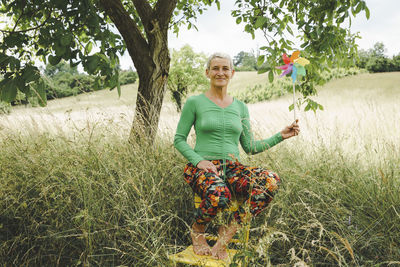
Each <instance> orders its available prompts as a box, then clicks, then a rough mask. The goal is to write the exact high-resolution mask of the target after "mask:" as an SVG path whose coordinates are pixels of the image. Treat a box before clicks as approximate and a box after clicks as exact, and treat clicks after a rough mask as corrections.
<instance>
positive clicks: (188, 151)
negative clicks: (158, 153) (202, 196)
mask: <svg viewBox="0 0 400 267" xmlns="http://www.w3.org/2000/svg"><path fill="white" fill-rule="evenodd" d="M194 100H195V99H194V98H193V97H189V98H188V100H187V101H186V103H185V105H184V106H183V109H182V114H181V118H180V119H179V123H178V127H177V129H176V134H175V138H174V146H175V148H176V149H177V150H178V151H179V152H180V153H181V154H182V155H183V156H184V157H185V158H186V159H187V160H188V161H189V162H191V163H192V164H193V165H194V166H197V164H198V163H199V162H200V161H201V160H204V159H203V157H202V156H200V155H199V154H197V153H196V152H195V151H194V150H193V148H192V147H190V146H189V144H188V143H187V136H188V134H189V132H190V129H192V126H193V124H194V122H195V120H196V112H195V108H196V106H195V103H194Z"/></svg>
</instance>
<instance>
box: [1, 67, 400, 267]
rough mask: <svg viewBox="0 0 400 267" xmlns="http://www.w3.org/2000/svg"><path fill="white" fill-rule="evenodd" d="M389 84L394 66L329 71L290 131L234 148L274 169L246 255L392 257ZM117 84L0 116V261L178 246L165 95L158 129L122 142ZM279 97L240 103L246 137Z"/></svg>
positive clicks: (104, 260) (181, 212)
mask: <svg viewBox="0 0 400 267" xmlns="http://www.w3.org/2000/svg"><path fill="white" fill-rule="evenodd" d="M252 75H253V74H252ZM246 77H247V76H244V77H242V79H243V80H246ZM248 79H249V80H251V79H252V78H248ZM399 82H400V75H399V73H383V74H362V75H358V76H354V77H348V78H344V79H340V80H334V81H331V82H330V83H328V84H327V85H326V86H325V87H324V88H321V89H320V91H319V96H317V97H316V98H315V99H316V100H317V101H318V102H319V103H321V104H322V105H324V107H325V111H323V112H320V111H318V112H317V113H316V114H314V113H312V112H306V113H305V112H299V113H298V114H299V118H300V123H301V129H302V132H301V135H300V136H298V137H297V138H293V139H290V140H288V141H285V142H283V143H282V144H279V145H278V146H277V147H274V148H273V149H271V150H270V151H268V152H266V153H261V154H259V155H256V156H254V157H247V156H245V155H243V158H242V159H243V161H244V162H247V163H249V164H254V165H257V166H259V165H260V166H267V167H268V168H270V169H272V170H275V171H276V172H278V173H279V174H280V175H281V177H282V178H283V181H284V184H283V186H282V188H281V190H280V192H279V194H278V195H277V197H276V198H275V200H274V201H273V202H272V204H271V205H270V208H269V209H268V210H267V212H265V213H264V214H263V215H262V216H260V217H258V218H257V219H256V220H255V221H254V222H253V224H252V232H251V239H250V243H249V246H248V248H247V249H248V251H247V252H246V253H247V254H246V255H250V256H251V257H249V258H248V259H249V260H250V266H267V265H269V264H284V265H285V266H295V265H296V266H306V265H309V266H322V265H329V266H375V265H376V266H378V265H379V266H382V265H383V266H386V265H393V266H395V265H396V264H400V263H399V261H398V259H399V258H400V244H399V240H400V209H399V207H400V197H399V194H398V188H399V186H400V180H399V177H400V169H399V168H398V166H399V165H400V139H399V138H398V136H400V124H399V123H398V122H399V121H400V107H399V105H398V104H397V102H396V100H397V99H399V96H400V88H399V84H400V83H399ZM235 83H236V81H235V80H234V81H233V82H232V88H234V87H235V86H237V84H236V85H235ZM249 83H250V81H249ZM131 88H132V87H129V86H127V87H124V88H123V92H122V98H121V99H118V98H117V94H116V92H107V91H101V92H96V93H93V94H88V95H84V96H80V97H79V99H80V100H77V99H75V98H70V99H63V100H57V101H54V102H53V101H51V102H50V103H49V106H48V107H46V108H45V109H40V108H27V109H25V108H18V109H15V110H14V111H13V112H12V114H11V115H7V116H2V117H1V121H0V151H1V153H0V265H5V266H40V265H52V266H72V265H96V266H97V265H99V266H123V265H124V266H132V265H143V266H156V265H158V266H166V265H168V261H167V259H166V255H167V254H168V253H173V252H175V251H179V250H181V249H182V248H183V247H185V246H187V245H188V243H189V237H188V235H187V229H188V225H189V223H190V220H191V204H192V203H191V194H190V189H189V188H188V187H187V186H185V185H184V182H183V181H182V177H181V171H182V167H183V165H184V163H185V159H183V157H181V156H180V155H179V154H178V153H177V152H176V151H175V150H174V149H173V147H172V135H173V132H174V130H175V127H176V123H177V120H178V118H179V115H178V113H177V112H176V111H175V108H174V107H173V106H172V105H171V104H170V103H168V101H166V103H165V105H164V107H163V111H162V114H161V123H160V129H161V131H160V132H161V133H163V134H165V135H162V136H161V138H159V140H158V142H156V143H155V144H147V143H143V144H141V143H139V144H133V145H132V144H128V143H127V135H128V133H129V128H130V125H131V122H132V118H133V106H134V104H133V103H134V102H133V101H132V100H131V99H132V98H133V97H134V94H133V93H132V92H131V91H133V92H134V89H135V88H134V87H133V89H131ZM130 90H131V91H130ZM128 91H129V93H126V92H128ZM131 93H132V94H131ZM130 94H131V95H130ZM92 99H93V100H96V101H94V102H92V101H91V100H92ZM290 103H291V96H287V97H283V98H280V99H277V100H273V101H267V102H263V103H257V104H253V105H249V109H250V115H251V116H252V119H253V125H254V129H255V130H256V132H257V135H259V136H262V137H266V136H269V135H271V134H273V133H275V132H276V131H279V130H280V129H281V128H282V127H284V125H286V124H288V123H290V122H291V121H292V120H293V117H292V113H291V112H289V111H288V106H289V104H290ZM243 252H244V251H243ZM243 255H245V254H243Z"/></svg>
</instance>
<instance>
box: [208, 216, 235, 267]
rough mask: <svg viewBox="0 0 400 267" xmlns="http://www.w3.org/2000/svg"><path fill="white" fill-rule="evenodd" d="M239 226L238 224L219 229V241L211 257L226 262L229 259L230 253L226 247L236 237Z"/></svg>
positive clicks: (213, 248) (212, 250)
mask: <svg viewBox="0 0 400 267" xmlns="http://www.w3.org/2000/svg"><path fill="white" fill-rule="evenodd" d="M238 228H239V226H238V225H237V224H236V223H231V224H230V225H228V226H221V227H220V228H219V229H218V235H219V239H218V241H217V242H216V243H215V245H214V246H213V247H212V249H211V255H212V256H213V257H214V258H215V259H219V260H225V259H227V258H228V252H227V251H226V245H227V244H228V243H229V241H230V240H231V239H232V237H233V236H234V235H235V233H236V231H237V229H238Z"/></svg>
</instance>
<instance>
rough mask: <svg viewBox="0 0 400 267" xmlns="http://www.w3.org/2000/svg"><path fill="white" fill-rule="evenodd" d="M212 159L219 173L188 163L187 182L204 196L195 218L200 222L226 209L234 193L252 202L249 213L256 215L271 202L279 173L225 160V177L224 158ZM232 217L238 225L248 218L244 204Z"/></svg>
mask: <svg viewBox="0 0 400 267" xmlns="http://www.w3.org/2000/svg"><path fill="white" fill-rule="evenodd" d="M211 162H212V163H213V164H214V165H215V166H216V167H217V170H218V174H215V173H212V172H206V171H204V170H201V169H199V168H196V167H195V166H193V164H191V163H188V164H187V165H186V166H185V171H184V178H185V181H186V182H187V183H188V184H189V185H190V187H191V188H192V190H193V192H195V193H196V194H198V195H199V196H200V197H201V199H202V201H201V203H200V206H199V208H198V209H196V211H195V220H196V222H197V223H198V224H206V223H208V222H210V221H211V220H212V219H213V218H214V217H215V216H216V215H217V212H219V211H222V210H224V209H226V208H227V207H228V205H229V203H230V200H231V196H232V195H234V196H235V197H240V198H244V199H246V201H245V202H243V203H246V202H247V203H249V210H250V213H251V214H252V215H253V216H256V215H258V214H259V213H260V212H261V211H262V210H263V209H265V208H266V207H267V206H268V203H270V202H271V200H272V198H273V196H274V193H276V191H277V189H278V186H279V184H280V181H281V180H280V178H279V176H278V175H277V174H276V173H273V172H271V171H268V170H266V169H263V168H257V167H249V166H244V165H243V164H241V163H240V162H238V161H229V160H225V165H226V167H225V176H223V175H222V174H223V162H224V161H223V160H212V161H211ZM233 216H234V218H235V220H236V221H237V222H238V223H239V224H240V223H242V222H243V220H244V218H245V217H246V211H245V209H244V207H243V204H242V206H241V207H239V209H238V210H237V211H235V212H234V213H233Z"/></svg>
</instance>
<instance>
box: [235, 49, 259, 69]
mask: <svg viewBox="0 0 400 267" xmlns="http://www.w3.org/2000/svg"><path fill="white" fill-rule="evenodd" d="M233 64H234V66H235V69H236V70H237V71H252V70H253V71H254V70H258V66H257V57H256V56H255V55H254V53H253V52H244V51H240V52H239V53H238V54H237V55H236V56H234V58H233Z"/></svg>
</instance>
